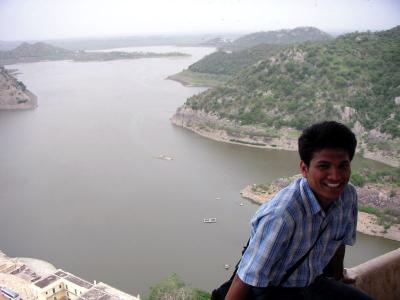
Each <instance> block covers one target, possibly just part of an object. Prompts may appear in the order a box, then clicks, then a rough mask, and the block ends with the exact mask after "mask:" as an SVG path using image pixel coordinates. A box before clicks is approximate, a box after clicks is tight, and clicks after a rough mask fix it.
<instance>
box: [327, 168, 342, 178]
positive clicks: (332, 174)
mask: <svg viewBox="0 0 400 300" xmlns="http://www.w3.org/2000/svg"><path fill="white" fill-rule="evenodd" d="M340 177H341V173H340V170H339V168H337V167H332V168H330V170H329V178H330V179H333V180H339V179H340Z"/></svg>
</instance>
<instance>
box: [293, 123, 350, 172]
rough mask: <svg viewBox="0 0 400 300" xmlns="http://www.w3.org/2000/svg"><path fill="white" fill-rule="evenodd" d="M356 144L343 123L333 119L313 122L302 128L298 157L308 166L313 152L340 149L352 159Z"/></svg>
mask: <svg viewBox="0 0 400 300" xmlns="http://www.w3.org/2000/svg"><path fill="white" fill-rule="evenodd" d="M356 146H357V139H356V136H355V135H354V133H353V132H352V131H351V130H350V129H349V128H348V127H346V126H345V125H343V124H341V123H338V122H335V121H325V122H321V123H316V124H313V125H311V126H309V127H307V128H306V129H304V130H303V133H302V134H301V136H300V137H299V154H300V159H301V160H302V161H304V163H305V164H306V165H307V166H309V165H310V161H311V159H312V158H313V155H314V153H315V152H318V151H321V150H323V149H342V150H345V151H347V153H348V154H349V159H350V160H352V159H353V157H354V152H355V150H356Z"/></svg>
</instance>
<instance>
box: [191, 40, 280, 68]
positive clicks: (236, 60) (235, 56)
mask: <svg viewBox="0 0 400 300" xmlns="http://www.w3.org/2000/svg"><path fill="white" fill-rule="evenodd" d="M283 47H284V46H282V45H268V44H263V45H258V46H255V47H252V48H250V49H245V50H242V51H237V52H231V53H229V52H225V51H217V52H214V53H211V54H209V55H207V56H205V57H204V58H202V59H201V60H199V61H198V62H196V63H194V64H192V65H191V66H190V67H189V70H190V71H193V72H197V73H208V74H217V75H233V74H236V73H238V72H239V71H240V70H242V69H243V68H245V67H248V66H251V65H252V64H254V63H256V62H258V61H260V60H264V59H267V58H268V57H270V56H271V55H272V54H275V53H276V52H277V51H278V50H281V49H282V48H283Z"/></svg>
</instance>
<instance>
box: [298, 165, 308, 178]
mask: <svg viewBox="0 0 400 300" xmlns="http://www.w3.org/2000/svg"><path fill="white" fill-rule="evenodd" d="M300 171H301V174H302V175H303V177H305V178H307V174H308V167H307V165H306V163H305V162H304V161H300Z"/></svg>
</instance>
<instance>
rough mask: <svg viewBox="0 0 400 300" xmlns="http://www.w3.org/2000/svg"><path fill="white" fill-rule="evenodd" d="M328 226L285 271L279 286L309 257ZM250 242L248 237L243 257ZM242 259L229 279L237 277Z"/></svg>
mask: <svg viewBox="0 0 400 300" xmlns="http://www.w3.org/2000/svg"><path fill="white" fill-rule="evenodd" d="M327 227H328V223H327V224H326V225H325V227H324V228H323V229H322V230H321V231H320V232H319V233H318V236H317V238H316V239H315V241H314V244H313V245H312V246H311V247H310V249H308V251H307V252H306V253H305V254H304V255H303V256H302V257H301V258H300V259H299V260H298V261H297V262H296V263H295V264H294V265H293V266H291V267H290V268H289V269H288V270H287V271H286V273H285V276H283V277H282V279H281V281H280V282H279V284H278V286H281V285H282V284H283V283H284V282H285V281H286V280H288V279H289V277H290V276H291V275H292V274H293V272H294V271H296V269H297V268H298V267H299V266H300V265H301V264H302V263H303V262H304V260H305V259H306V258H307V256H308V254H310V252H311V250H312V249H313V248H314V246H315V245H316V244H317V242H318V240H319V238H320V237H321V235H322V233H323V232H324V231H325V229H326V228H327ZM249 243H250V238H249V239H248V241H247V243H246V246H244V247H243V251H242V257H243V254H244V252H246V249H247V247H248V246H249ZM241 260H242V258H240V260H239V261H238V263H237V264H236V266H235V271H234V272H233V274H232V276H231V278H230V279H229V281H232V280H233V278H234V277H235V275H236V273H237V271H238V269H239V264H240V261H241Z"/></svg>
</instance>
